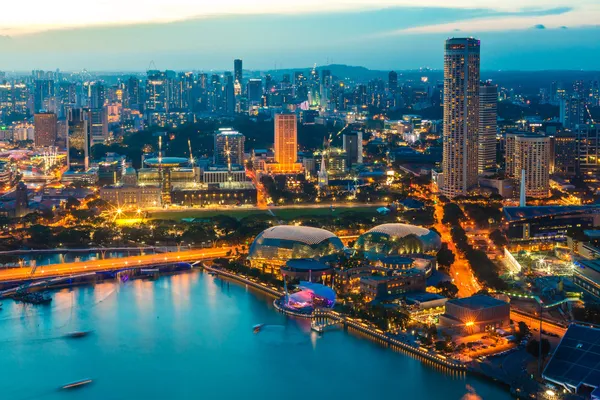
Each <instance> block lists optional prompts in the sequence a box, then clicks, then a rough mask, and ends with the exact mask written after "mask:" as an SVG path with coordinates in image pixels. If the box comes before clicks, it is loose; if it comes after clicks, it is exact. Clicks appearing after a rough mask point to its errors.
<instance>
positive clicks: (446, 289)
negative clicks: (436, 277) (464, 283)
mask: <svg viewBox="0 0 600 400" xmlns="http://www.w3.org/2000/svg"><path fill="white" fill-rule="evenodd" d="M435 287H436V289H438V290H439V291H440V293H441V294H442V296H444V297H447V298H449V299H454V298H455V297H456V296H457V295H458V287H457V286H456V285H455V284H453V283H452V282H450V281H441V282H439V283H438V284H437V285H435Z"/></svg>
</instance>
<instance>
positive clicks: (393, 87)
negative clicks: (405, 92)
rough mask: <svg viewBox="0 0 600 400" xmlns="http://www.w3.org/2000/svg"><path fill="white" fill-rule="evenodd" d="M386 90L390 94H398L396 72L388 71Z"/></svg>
mask: <svg viewBox="0 0 600 400" xmlns="http://www.w3.org/2000/svg"><path fill="white" fill-rule="evenodd" d="M388 89H389V90H390V93H392V94H396V93H397V92H398V73H397V72H396V71H390V73H389V74H388Z"/></svg>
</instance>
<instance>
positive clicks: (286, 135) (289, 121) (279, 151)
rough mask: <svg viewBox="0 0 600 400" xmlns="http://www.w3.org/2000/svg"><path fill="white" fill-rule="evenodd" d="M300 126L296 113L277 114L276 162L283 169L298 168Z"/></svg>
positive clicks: (291, 169)
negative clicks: (297, 123)
mask: <svg viewBox="0 0 600 400" xmlns="http://www.w3.org/2000/svg"><path fill="white" fill-rule="evenodd" d="M297 159H298V127H297V125H296V115H295V114H276V115H275V162H276V163H277V164H279V167H278V168H279V170H281V171H294V170H296V169H297V165H296V161H297Z"/></svg>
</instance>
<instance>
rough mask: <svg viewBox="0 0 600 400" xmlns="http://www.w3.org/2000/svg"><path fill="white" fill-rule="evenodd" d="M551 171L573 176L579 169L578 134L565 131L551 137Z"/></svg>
mask: <svg viewBox="0 0 600 400" xmlns="http://www.w3.org/2000/svg"><path fill="white" fill-rule="evenodd" d="M551 141H552V145H551V146H550V150H551V152H552V154H551V155H550V162H551V166H550V173H551V174H553V173H558V174H563V175H569V176H573V175H575V174H577V172H578V171H579V149H578V148H579V145H578V140H577V134H576V133H571V132H563V133H559V134H556V135H554V136H553V137H551Z"/></svg>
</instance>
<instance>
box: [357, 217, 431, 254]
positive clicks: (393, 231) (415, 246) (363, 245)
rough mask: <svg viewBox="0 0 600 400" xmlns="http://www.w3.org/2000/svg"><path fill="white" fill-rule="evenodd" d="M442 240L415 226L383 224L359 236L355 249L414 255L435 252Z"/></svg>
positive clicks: (428, 230) (425, 229)
mask: <svg viewBox="0 0 600 400" xmlns="http://www.w3.org/2000/svg"><path fill="white" fill-rule="evenodd" d="M441 246H442V239H441V238H440V235H438V234H437V233H436V232H434V231H432V230H430V229H427V228H423V227H420V226H415V225H408V224H399V223H398V224H383V225H378V226H376V227H374V228H372V229H370V230H368V231H367V232H365V233H363V234H362V235H360V237H359V238H358V240H357V241H356V244H355V246H354V247H355V248H356V249H361V250H364V251H367V252H370V253H373V254H379V255H384V254H386V255H393V254H416V253H429V252H437V251H438V250H439V249H440V248H441Z"/></svg>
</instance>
